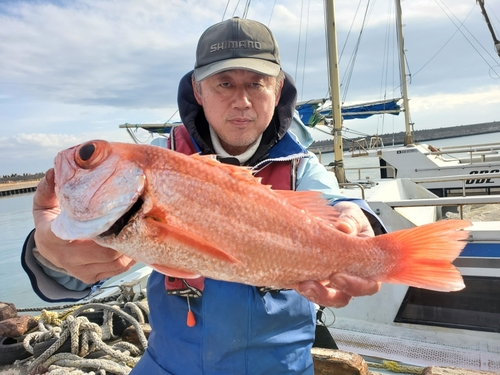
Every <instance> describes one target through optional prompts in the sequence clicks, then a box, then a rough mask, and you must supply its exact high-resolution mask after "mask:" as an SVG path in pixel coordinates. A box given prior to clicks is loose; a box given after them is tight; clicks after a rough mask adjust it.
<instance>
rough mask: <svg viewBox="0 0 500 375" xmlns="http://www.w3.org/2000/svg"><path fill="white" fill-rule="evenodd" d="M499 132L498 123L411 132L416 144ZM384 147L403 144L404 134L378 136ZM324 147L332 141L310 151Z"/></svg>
mask: <svg viewBox="0 0 500 375" xmlns="http://www.w3.org/2000/svg"><path fill="white" fill-rule="evenodd" d="M498 132H500V121H493V122H486V123H480V124H473V125H459V126H450V127H446V128H437V129H424V130H415V131H414V132H413V140H414V142H416V143H419V142H420V143H421V142H427V141H433V140H436V139H447V138H457V137H466V136H470V135H477V134H488V133H498ZM373 136H375V134H374V135H369V136H366V137H357V138H352V139H344V140H343V141H344V150H348V149H349V147H350V146H351V144H352V142H353V141H359V140H362V139H363V138H364V139H365V140H366V142H367V143H368V144H369V143H370V138H371V137H373ZM378 136H379V137H380V138H381V139H382V142H383V143H384V145H389V144H391V145H392V144H395V145H399V144H403V143H404V137H405V132H403V131H401V132H397V133H389V134H382V135H378ZM324 147H328V148H330V149H331V148H332V140H324V141H317V142H313V143H312V144H311V146H309V148H310V149H322V148H324Z"/></svg>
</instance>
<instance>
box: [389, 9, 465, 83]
mask: <svg viewBox="0 0 500 375" xmlns="http://www.w3.org/2000/svg"><path fill="white" fill-rule="evenodd" d="M435 1H436V0H435ZM436 3H437V1H436ZM438 6H439V4H438ZM441 10H443V9H442V8H441ZM473 10H474V8H472V9H471V11H470V12H469V14H468V15H467V17H465V20H464V22H465V21H467V19H468V18H469V16H470V15H471V14H472V11H473ZM443 12H444V10H443ZM444 13H445V12H444ZM445 14H446V13H445ZM448 18H449V17H448ZM452 22H453V21H452ZM458 32H459V28H457V30H455V32H454V33H453V34H451V36H450V37H449V38H448V40H447V41H446V42H445V43H444V44H443V46H442V47H441V48H440V49H439V50H438V51H437V52H436V53H435V54H434V55H432V57H431V58H430V59H429V60H428V61H427V62H426V63H425V64H424V65H422V66H421V67H420V69H418V70H417V71H416V72H415V73H413V74H410V75H409V78H407V79H406V83H408V82H411V81H410V80H411V78H413V77H415V76H416V75H417V74H418V73H420V72H421V71H422V70H423V69H424V68H425V67H426V66H427V65H429V64H430V63H431V62H432V60H434V59H435V58H436V57H437V55H439V54H440V53H441V52H442V51H443V50H444V48H445V47H446V46H447V45H448V43H450V42H451V40H452V39H453V37H454V36H455V34H456V33H458ZM405 58H406V55H405ZM407 66H408V65H407ZM402 85H403V83H400V84H399V85H398V86H396V87H394V91H395V90H397V89H399V88H401V86H402Z"/></svg>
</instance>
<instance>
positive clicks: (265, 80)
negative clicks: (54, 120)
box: [23, 18, 380, 375]
mask: <svg viewBox="0 0 500 375" xmlns="http://www.w3.org/2000/svg"><path fill="white" fill-rule="evenodd" d="M296 95H297V93H296V89H295V87H294V84H293V82H292V80H291V78H290V77H289V76H287V75H286V74H285V73H284V72H283V71H282V70H281V66H280V61H279V52H278V46H277V43H276V41H275V39H274V37H273V35H272V33H271V31H270V30H269V29H268V28H267V27H266V26H264V25H262V24H260V23H258V22H255V21H250V20H243V19H239V18H233V19H230V20H227V21H224V22H221V23H218V24H216V25H214V26H212V27H210V28H209V29H207V30H206V31H205V33H204V34H203V35H202V36H201V38H200V40H199V43H198V48H197V52H196V65H195V69H194V72H190V73H188V74H186V75H185V76H184V77H183V78H182V80H181V82H180V85H179V95H178V104H179V113H180V116H181V119H182V121H183V124H184V125H183V126H179V127H177V128H175V129H174V130H173V131H172V134H171V136H170V139H169V146H170V147H171V148H173V149H175V150H177V151H179V152H183V153H186V154H192V153H195V152H199V153H202V154H217V155H218V157H219V159H220V161H221V162H224V163H231V164H238V165H245V166H251V167H254V168H255V170H256V171H258V172H256V175H257V176H258V177H261V178H262V181H263V183H265V184H268V185H271V186H272V187H273V189H288V190H294V189H295V190H318V191H321V192H322V193H323V195H324V196H325V198H328V199H331V201H332V204H334V205H335V208H336V209H337V210H338V211H339V212H340V213H341V215H342V217H343V218H344V220H345V222H346V226H345V228H344V230H345V231H346V232H349V233H351V234H352V235H358V236H372V235H373V233H374V232H373V229H372V227H371V225H370V221H369V218H370V220H371V221H372V222H373V223H374V226H375V227H376V229H377V231H379V230H380V224H379V223H378V222H377V220H376V219H375V218H374V217H373V216H372V215H371V214H370V213H369V212H367V215H368V216H367V215H365V213H363V211H362V210H361V209H360V208H359V206H358V204H359V205H361V206H363V207H364V209H366V210H367V206H366V204H365V203H364V202H362V201H359V202H350V201H348V200H346V199H345V198H343V197H342V196H340V194H339V192H338V185H337V182H336V180H335V177H334V175H333V174H332V173H329V172H327V171H326V170H325V169H324V167H323V166H322V165H320V164H319V162H318V160H317V158H315V157H314V155H312V154H309V153H308V152H307V151H306V150H305V148H304V147H303V146H302V145H301V144H300V143H299V142H297V140H296V137H295V136H294V135H293V134H292V133H291V132H289V131H288V130H289V127H290V124H291V122H292V118H293V114H294V107H295V101H296ZM200 194H203V192H200ZM58 212H59V207H58V202H57V199H56V197H55V195H54V186H53V172H52V171H49V172H48V173H47V175H46V177H45V179H44V180H42V182H41V183H40V185H39V188H38V190H37V193H36V194H35V198H34V211H33V214H34V218H35V226H36V230H35V231H34V233H32V234H31V235H30V237H28V240H27V241H26V245H25V247H24V249H23V265H24V266H25V269H26V270H27V272H28V274H29V275H30V278H31V280H32V284H33V287H34V289H35V291H37V293H38V294H39V295H40V296H41V297H42V298H43V299H45V300H47V301H61V300H70V299H77V298H82V297H83V296H85V295H87V294H88V293H89V292H90V290H91V289H92V287H93V286H95V285H96V284H98V283H99V282H100V281H101V280H103V279H105V278H107V277H110V276H113V275H116V274H119V273H121V272H124V271H126V270H128V269H129V268H130V267H131V266H132V265H133V264H134V261H133V260H132V259H130V258H128V257H126V256H124V255H122V254H120V253H117V252H116V251H113V250H111V249H106V248H102V247H100V246H98V245H97V244H95V243H94V242H92V241H73V242H71V243H69V242H67V241H62V240H60V239H58V238H57V237H55V236H54V234H53V233H52V231H51V230H50V223H51V221H52V220H53V219H54V217H55V216H57V214H58ZM242 215H244V213H242ZM35 243H36V245H35ZM332 246H334V244H332ZM270 251H272V250H271V249H270ZM70 275H71V276H70ZM379 287H380V286H379V284H378V283H376V282H374V281H371V280H364V279H360V278H357V277H352V276H349V275H344V274H337V275H332V277H331V280H325V282H323V283H319V282H315V281H307V282H304V283H302V284H301V285H300V286H299V288H298V290H297V291H294V290H281V291H278V290H268V289H266V288H262V287H255V286H248V285H242V284H236V283H228V282H222V281H217V280H211V279H203V278H199V279H194V280H180V279H176V278H172V277H166V276H164V275H161V274H159V273H157V272H153V273H152V274H151V276H150V278H149V283H148V300H149V304H150V309H151V313H150V317H149V318H150V323H151V326H152V329H153V331H152V333H151V336H150V338H149V346H148V350H147V352H146V353H145V354H144V356H143V358H142V360H141V361H140V362H139V364H138V365H137V366H136V367H135V369H134V371H133V373H134V374H142V373H146V372H149V373H151V374H176V375H178V374H189V375H195V374H292V373H293V374H313V366H312V359H311V354H310V348H311V345H312V343H313V340H314V322H315V313H314V306H313V304H312V303H311V302H310V301H313V302H316V303H318V304H320V305H327V306H334V307H342V306H345V305H346V304H347V303H348V302H349V300H350V299H351V297H352V296H361V295H369V294H373V293H375V292H377V291H378V289H379ZM304 296H305V297H306V298H307V299H306V298H304ZM188 309H189V310H191V311H192V312H193V314H194V316H195V319H196V322H194V323H195V324H194V326H192V327H191V326H188V325H187V324H186V314H187V311H188Z"/></svg>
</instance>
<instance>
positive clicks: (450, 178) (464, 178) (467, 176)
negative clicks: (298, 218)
mask: <svg viewBox="0 0 500 375" xmlns="http://www.w3.org/2000/svg"><path fill="white" fill-rule="evenodd" d="M495 178H500V173H482V174H481V173H479V174H473V175H471V174H462V175H454V176H441V177H421V178H411V180H412V181H413V182H415V183H416V184H426V183H427V184H428V183H433V182H449V181H462V196H463V197H465V196H466V188H465V187H466V185H467V183H470V181H476V180H485V179H490V180H492V179H495ZM497 200H498V201H499V202H497V203H500V198H499V197H497Z"/></svg>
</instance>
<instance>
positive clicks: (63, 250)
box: [33, 169, 135, 284]
mask: <svg viewBox="0 0 500 375" xmlns="http://www.w3.org/2000/svg"><path fill="white" fill-rule="evenodd" d="M60 212H61V209H60V207H59V202H58V200H57V197H56V194H55V191H54V170H53V169H49V170H48V171H47V173H46V174H45V177H44V178H43V179H42V180H41V181H40V183H39V184H38V187H37V190H36V193H35V195H34V197H33V218H34V220H35V229H36V230H35V243H36V247H37V250H38V252H39V253H40V254H41V255H42V256H43V257H44V258H45V259H47V260H48V261H50V262H51V263H52V264H54V265H55V266H56V267H59V268H63V269H65V270H66V271H67V272H68V273H69V274H71V275H72V276H74V277H76V278H77V279H79V280H81V281H83V282H84V283H87V284H94V283H95V282H97V281H100V280H103V279H106V278H108V277H111V276H115V275H118V274H120V273H123V272H125V271H127V270H129V269H130V267H132V266H133V265H134V264H135V261H134V260H132V259H131V258H129V257H127V256H125V255H123V254H121V253H119V252H117V251H115V250H113V249H110V248H107V247H102V246H100V245H98V244H96V243H95V242H94V241H91V240H81V241H80V240H76V241H65V240H62V239H60V238H59V237H57V236H56V235H55V234H54V233H53V232H52V229H51V223H52V220H54V219H55V218H56V216H57V215H59V213H60Z"/></svg>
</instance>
